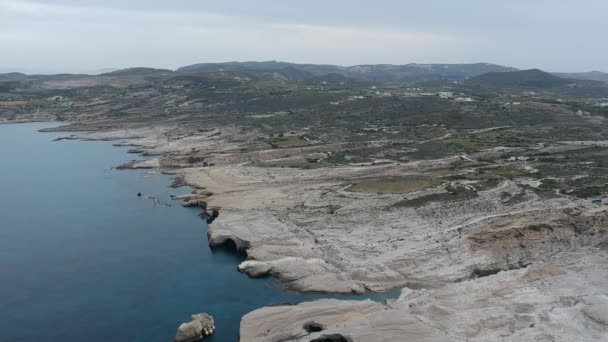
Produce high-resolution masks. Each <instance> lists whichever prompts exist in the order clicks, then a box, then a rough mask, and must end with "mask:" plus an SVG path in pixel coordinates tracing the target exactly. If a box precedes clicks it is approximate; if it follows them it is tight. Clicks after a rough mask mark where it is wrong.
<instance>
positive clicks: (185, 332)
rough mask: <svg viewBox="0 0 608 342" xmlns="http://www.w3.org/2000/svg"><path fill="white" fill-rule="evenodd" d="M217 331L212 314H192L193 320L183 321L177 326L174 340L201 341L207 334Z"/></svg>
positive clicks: (182, 341) (180, 341) (183, 341)
mask: <svg viewBox="0 0 608 342" xmlns="http://www.w3.org/2000/svg"><path fill="white" fill-rule="evenodd" d="M214 332H215V321H214V320H213V317H211V315H209V314H206V313H201V314H196V315H192V321H191V322H188V323H182V324H181V325H180V326H179V328H177V333H176V334H175V338H174V339H173V341H174V342H194V341H200V340H202V339H203V338H204V337H205V336H210V335H213V333H214Z"/></svg>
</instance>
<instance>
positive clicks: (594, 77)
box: [552, 71, 608, 83]
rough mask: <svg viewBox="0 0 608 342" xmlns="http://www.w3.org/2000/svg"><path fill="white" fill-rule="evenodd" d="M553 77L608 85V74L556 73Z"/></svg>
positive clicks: (594, 72)
mask: <svg viewBox="0 0 608 342" xmlns="http://www.w3.org/2000/svg"><path fill="white" fill-rule="evenodd" d="M552 74H553V75H555V76H557V77H563V78H572V79H579V80H590V81H600V82H606V83H608V73H605V72H601V71H589V72H554V73H552Z"/></svg>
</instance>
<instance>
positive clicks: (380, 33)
mask: <svg viewBox="0 0 608 342" xmlns="http://www.w3.org/2000/svg"><path fill="white" fill-rule="evenodd" d="M606 14H608V1H606V0H578V1H574V0H559V1H558V0H458V1H457V0H442V1H439V0H417V1H410V0H374V1H367V0H365V1H364V0H360V1H358V0H306V1H303V0H300V1H293V0H282V1H278V0H272V1H271V0H241V1H237V0H233V1H231V0H214V1H207V0H172V1H166V0H105V1H101V0H79V1H76V0H53V1H51V0H38V1H29V0H23V1H22V0H0V72H9V71H21V72H26V73H58V72H71V73H76V72H96V71H100V70H103V69H106V68H125V67H134V66H146V67H157V68H169V69H175V68H178V67H180V66H184V65H189V64H193V63H201V62H225V61H251V60H256V61H266V60H279V61H287V62H295V63H316V64H337V65H356V64H384V63H389V64H408V63H476V62H487V63H496V64H501V65H506V66H512V67H517V68H522V69H527V68H540V69H543V70H547V71H590V70H600V71H605V72H608V44H606V43H605V42H606V40H607V39H606V37H605V35H606V34H607V33H608V20H606V19H605V18H606Z"/></svg>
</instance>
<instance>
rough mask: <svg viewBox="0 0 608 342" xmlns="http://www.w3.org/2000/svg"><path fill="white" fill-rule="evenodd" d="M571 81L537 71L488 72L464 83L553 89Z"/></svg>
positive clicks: (494, 86) (499, 86) (497, 86)
mask: <svg viewBox="0 0 608 342" xmlns="http://www.w3.org/2000/svg"><path fill="white" fill-rule="evenodd" d="M572 82H573V80H568V79H565V78H561V77H557V76H554V75H551V74H549V73H547V72H544V71H542V70H538V69H530V70H519V71H510V72H489V73H486V74H483V75H480V76H476V77H473V78H471V79H469V80H467V81H466V82H465V83H466V84H469V85H476V86H483V87H493V88H553V87H559V86H564V85H566V84H569V83H572Z"/></svg>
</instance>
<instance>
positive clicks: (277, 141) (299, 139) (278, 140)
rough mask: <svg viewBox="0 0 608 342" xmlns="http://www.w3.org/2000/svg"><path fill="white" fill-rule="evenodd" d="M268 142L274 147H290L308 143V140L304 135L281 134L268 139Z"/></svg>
mask: <svg viewBox="0 0 608 342" xmlns="http://www.w3.org/2000/svg"><path fill="white" fill-rule="evenodd" d="M268 144H269V145H270V146H271V147H272V148H289V147H298V146H303V145H308V141H306V139H304V136H302V135H281V134H279V135H278V136H274V137H271V138H270V139H268Z"/></svg>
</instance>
